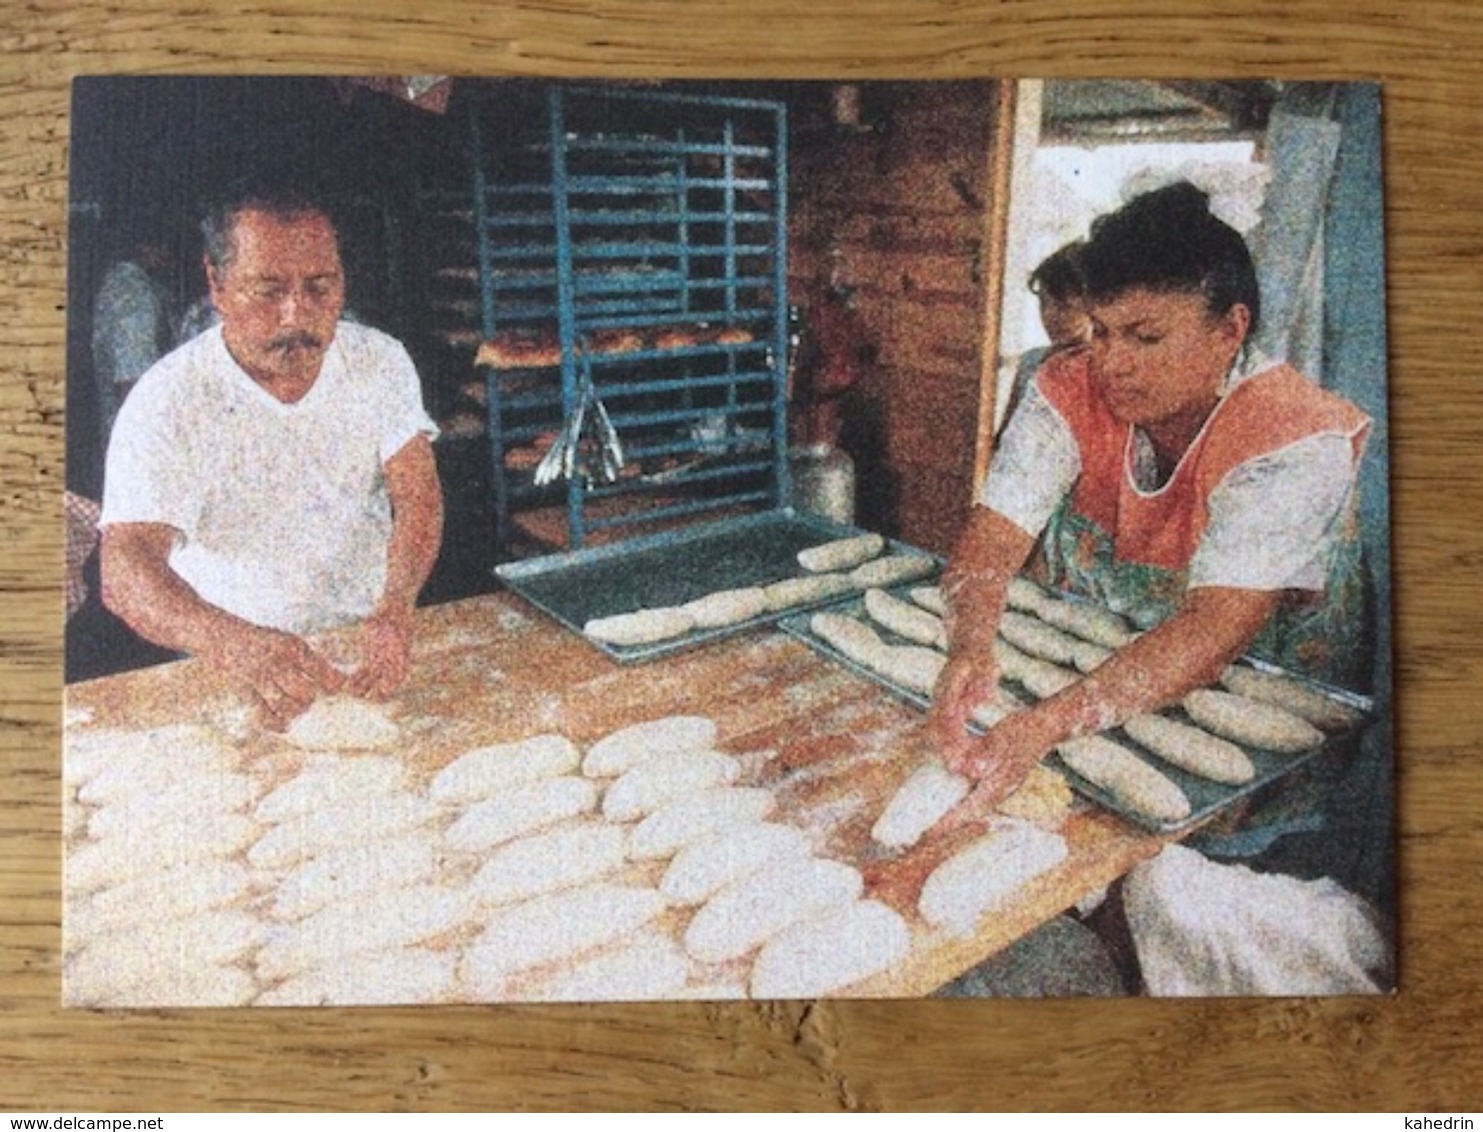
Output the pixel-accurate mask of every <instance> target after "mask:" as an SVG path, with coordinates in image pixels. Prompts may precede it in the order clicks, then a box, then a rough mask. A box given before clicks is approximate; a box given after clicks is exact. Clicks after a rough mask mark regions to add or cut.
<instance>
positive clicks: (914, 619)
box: [865, 589, 947, 650]
mask: <svg viewBox="0 0 1483 1132" xmlns="http://www.w3.org/2000/svg"><path fill="white" fill-rule="evenodd" d="M865 612H867V613H868V614H870V616H871V619H872V620H874V621H875V623H876V624H877V625H881V626H884V627H885V628H887V629H889V630H891V632H893V633H895V634H896V635H897V636H900V637H905V638H906V639H907V640H909V641H912V642H914V643H916V644H919V645H926V646H928V647H929V648H934V649H943V650H946V648H947V630H946V629H945V628H944V627H943V624H942V619H941V618H939V617H935V616H933V615H932V614H931V613H928V612H927V611H926V610H925V609H921V608H919V607H918V606H915V605H913V604H911V603H910V602H905V601H902V600H901V599H900V598H899V597H894V596H893V595H891V594H889V593H887V592H886V591H885V590H876V589H872V590H866V591H865Z"/></svg>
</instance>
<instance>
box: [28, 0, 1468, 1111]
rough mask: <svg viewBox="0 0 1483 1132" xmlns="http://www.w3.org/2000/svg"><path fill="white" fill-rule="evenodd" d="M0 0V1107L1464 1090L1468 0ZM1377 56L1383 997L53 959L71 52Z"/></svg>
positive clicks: (1364, 63)
mask: <svg viewBox="0 0 1483 1132" xmlns="http://www.w3.org/2000/svg"><path fill="white" fill-rule="evenodd" d="M412 11H413V9H412V7H411V6H409V5H404V4H401V3H393V2H390V0H386V2H380V0H369V2H368V0H360V2H358V3H356V4H353V5H347V4H339V3H335V2H334V0H315V2H314V3H309V2H307V0H279V2H277V3H273V4H263V3H258V2H255V0H248V2H247V3H245V4H243V5H241V6H238V7H237V8H235V9H233V10H232V12H231V14H228V13H227V11H226V10H225V9H217V8H215V7H212V6H202V5H187V4H181V3H178V2H171V0H136V2H132V3H123V4H119V5H109V6H106V7H104V6H96V7H94V6H87V5H79V4H66V3H50V2H42V3H32V4H24V5H22V4H19V3H5V4H3V5H0V47H3V50H0V249H3V251H0V278H3V279H4V281H5V283H6V286H5V287H4V289H3V292H0V302H3V317H0V357H3V358H4V359H5V365H6V370H7V375H6V380H4V381H3V382H0V435H3V444H0V485H3V501H4V507H3V510H0V522H3V526H4V535H5V543H6V547H7V551H8V553H7V554H6V556H5V558H4V560H3V564H0V673H3V675H0V687H3V689H4V694H3V708H0V754H3V757H4V763H5V766H6V768H7V772H8V775H7V783H6V789H5V791H4V792H3V796H0V845H3V851H4V868H3V869H0V1107H3V1108H24V1109H41V1110H45V1111H47V1112H66V1111H69V1110H91V1109H109V1110H138V1111H149V1110H183V1109H184V1110H190V1109H202V1108H253V1109H272V1108H303V1107H323V1108H335V1109H339V1108H396V1109H408V1108H431V1109H485V1108H502V1107H530V1108H555V1107H581V1108H599V1107H602V1108H614V1107H616V1108H659V1109H678V1108H730V1107H748V1108H821V1109H830V1108H835V1109H840V1108H849V1109H874V1108H885V1109H903V1108H909V1107H933V1108H937V1107H982V1108H994V1109H1015V1108H1096V1109H1107V1108H1134V1109H1149V1108H1156V1109H1163V1108H1243V1109H1251V1108H1300V1109H1312V1108H1321V1109H1367V1110H1374V1109H1390V1110H1405V1111H1408V1112H1411V1113H1422V1112H1433V1113H1438V1112H1445V1111H1447V1110H1449V1109H1466V1108H1468V1107H1470V1106H1471V1107H1473V1108H1476V1106H1477V1098H1478V1097H1479V1096H1480V1095H1483V1026H1479V1025H1478V1024H1477V1009H1478V1006H1479V1005H1480V1003H1483V965H1480V964H1479V963H1477V961H1476V957H1475V956H1476V951H1477V940H1478V939H1479V938H1480V934H1483V916H1480V911H1483V876H1480V874H1483V869H1480V866H1479V864H1478V862H1479V860H1480V859H1483V817H1480V816H1479V815H1480V812H1483V809H1480V806H1479V804H1478V803H1479V794H1480V784H1483V773H1480V771H1479V769H1478V763H1479V759H1480V757H1483V756H1480V751H1479V745H1480V739H1483V696H1480V695H1479V694H1478V690H1479V686H1480V680H1483V650H1480V647H1479V642H1480V640H1483V600H1480V599H1479V581H1478V578H1479V566H1480V563H1483V526H1480V524H1479V523H1478V521H1477V518H1476V517H1477V516H1478V515H1480V514H1483V477H1480V475H1479V471H1478V463H1479V461H1478V455H1477V453H1478V451H1479V448H1480V445H1483V382H1480V381H1479V380H1478V378H1477V377H1476V376H1475V375H1474V374H1473V373H1472V368H1473V367H1472V365H1471V364H1470V360H1471V359H1470V354H1469V353H1468V349H1469V347H1468V346H1467V344H1466V343H1464V342H1462V341H1460V339H1461V338H1462V336H1463V335H1464V334H1466V333H1467V332H1468V331H1470V330H1471V328H1472V327H1473V325H1474V324H1475V322H1476V318H1477V313H1476V312H1477V308H1478V305H1479V302H1480V299H1483V287H1480V282H1483V266H1480V264H1483V207H1480V206H1483V201H1480V199H1479V197H1480V189H1483V146H1480V145H1479V141H1478V139H1479V138H1480V137H1483V84H1480V80H1483V6H1480V5H1477V4H1475V3H1472V2H1471V0H1413V2H1411V3H1408V4H1404V5H1402V4H1397V3H1395V0H1344V2H1342V3H1341V2H1340V0H1188V2H1184V0H1117V2H1114V0H1061V2H1056V3H1044V4H1036V5H1031V4H1020V3H995V2H991V0H982V2H979V3H971V2H970V3H957V2H948V0H923V2H919V3H903V2H901V0H890V2H885V0H850V2H849V3H843V2H836V0H821V2H819V3H814V4H810V5H799V4H796V3H792V2H791V0H790V2H787V3H782V2H777V0H759V2H756V3H749V4H745V5H742V4H735V5H733V4H726V3H720V2H718V0H701V2H694V0H648V2H645V0H606V2H600V3H582V2H579V0H555V2H549V0H548V2H542V3H539V4H528V3H522V2H520V0H511V2H510V3H505V4H501V5H498V6H480V7H477V8H476V7H474V6H470V5H466V4H463V3H459V2H456V0H431V2H428V3H423V4H420V5H418V6H416V9H415V15H414V14H410V13H411V12H412ZM337 71H338V72H361V73H381V72H395V73H462V74H494V73H517V74H544V75H555V74H577V73H581V74H600V75H606V76H614V77H616V76H623V75H628V76H637V75H659V74H668V75H676V76H687V77H704V76H707V75H712V76H715V75H723V76H748V77H774V78H781V77H819V78H822V77H831V76H840V75H846V76H849V77H854V78H866V77H882V78H884V77H914V78H963V77H970V76H983V75H996V74H1012V75H1082V76H1127V77H1149V76H1171V77H1190V76H1194V75H1207V76H1214V77H1238V76H1247V77H1266V76H1271V75H1276V76H1285V77H1291V78H1311V79H1321V78H1361V77H1363V78H1378V79H1380V80H1381V81H1382V82H1384V83H1385V94H1384V97H1385V116H1386V121H1385V129H1386V143H1385V149H1386V154H1385V158H1386V192H1387V201H1386V204H1387V228H1388V233H1387V236H1388V259H1389V287H1390V291H1389V294H1390V313H1391V325H1390V355H1391V359H1392V368H1391V381H1392V389H1393V393H1392V401H1391V405H1392V419H1391V433H1392V436H1391V439H1392V445H1393V467H1394V476H1393V491H1394V497H1393V506H1394V514H1395V522H1394V531H1395V536H1396V537H1395V561H1394V566H1395V577H1396V611H1397V626H1396V630H1397V631H1396V640H1397V659H1398V666H1397V668H1398V675H1399V688H1398V693H1397V697H1398V728H1399V738H1398V751H1399V758H1400V783H1399V814H1400V817H1399V836H1398V851H1399V855H1400V878H1401V884H1402V899H1401V902H1400V903H1401V915H1402V924H1401V934H1400V949H1401V954H1400V960H1401V969H1400V984H1401V990H1400V993H1399V994H1397V995H1396V996H1394V997H1393V998H1389V999H1384V1000H1376V999H1327V1000H1321V1001H1318V1000H1304V999H1284V1000H1277V1001H1204V1002H1161V1001H1151V1000H1133V1001H1118V1002H1105V1003H1103V1002H1044V1003H1042V1002H1025V1001H1018V1002H1014V1001H996V1002H957V1001H951V1002H950V1001H910V1002H874V1001H872V1002H852V1003H826V1004H822V1005H808V1004H802V1003H799V1004H784V1005H759V1004H740V1003H739V1004H723V1005H715V1004H680V1005H673V1006H634V1007H600V1006H585V1007H577V1006H573V1007H500V1008H488V1007H467V1008H450V1009H435V1010H417V1009H405V1010H366V1011H330V1010H326V1011H318V1012H310V1013H307V1014H301V1013H295V1014H294V1015H292V1019H291V1021H290V1019H289V1018H288V1017H287V1016H274V1015H263V1014H257V1013H252V1012H218V1011H206V1012H194V1013H193V1012H165V1013H159V1014H143V1015H139V1014H94V1013H85V1012H63V1011H61V1010H60V1009H59V1007H58V988H59V926H58V919H59V875H58V857H59V854H58V846H59V841H60V818H59V811H58V797H59V791H58V755H57V752H58V748H59V715H60V712H59V703H60V697H61V676H60V672H61V662H60V648H61V646H60V627H61V610H60V604H61V603H60V599H59V597H58V591H59V590H60V588H61V580H60V561H61V552H60V541H61V540H60V529H61V524H60V506H59V497H60V490H61V481H62V471H61V465H62V438H61V429H62V403H63V395H62V373H63V345H62V343H63V313H62V312H63V294H64V292H63V287H64V265H65V243H64V240H65V230H66V209H65V192H66V183H65V172H66V140H67V118H66V112H67V96H68V92H67V83H68V81H69V79H70V78H71V77H72V76H73V75H77V74H89V73H108V72H114V73H123V72H129V73H142V72H169V73H223V72H231V73H244V74H245V73H261V72H273V73H326V72H337Z"/></svg>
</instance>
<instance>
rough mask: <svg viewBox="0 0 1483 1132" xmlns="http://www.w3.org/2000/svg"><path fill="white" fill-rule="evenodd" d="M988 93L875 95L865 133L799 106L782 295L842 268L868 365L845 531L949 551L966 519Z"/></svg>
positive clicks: (857, 404)
mask: <svg viewBox="0 0 1483 1132" xmlns="http://www.w3.org/2000/svg"><path fill="white" fill-rule="evenodd" d="M991 105H992V87H991V86H990V84H988V83H981V82H955V83H942V84H919V85H910V86H909V85H906V84H884V85H882V86H879V87H869V88H866V89H865V90H864V91H863V92H862V128H860V129H859V130H851V129H850V128H848V127H840V126H837V125H835V124H833V123H832V122H831V121H830V120H829V117H828V114H827V110H828V103H827V101H826V100H823V99H820V100H819V102H818V104H817V105H814V104H812V103H809V104H804V106H803V107H801V108H800V113H799V114H797V115H796V116H797V118H798V119H799V121H797V122H796V123H795V129H794V135H793V136H794V150H793V156H792V161H791V165H792V169H791V175H790V178H789V180H790V185H791V198H790V216H791V229H792V231H791V239H792V248H791V263H790V270H791V273H792V275H793V280H792V292H793V294H795V295H801V296H807V295H809V294H810V292H813V291H816V290H817V288H818V283H819V280H820V279H821V277H822V276H825V275H827V272H828V270H829V268H830V260H831V254H833V255H835V256H842V258H843V262H844V263H845V264H846V265H847V268H848V271H849V273H850V275H851V276H852V277H853V280H854V283H855V288H856V290H855V294H854V303H855V307H856V310H857V311H858V312H859V314H860V316H861V320H862V322H863V325H864V328H865V333H866V336H867V339H868V340H869V342H870V344H871V348H872V352H873V354H874V364H873V365H870V366H869V367H868V369H867V374H866V376H865V379H864V380H863V382H862V383H861V385H860V386H859V387H858V388H857V389H856V390H855V391H854V392H853V393H852V394H851V395H850V396H849V398H848V400H847V403H846V408H845V422H844V437H843V442H844V446H845V449H846V451H848V452H849V453H850V455H851V456H852V457H853V458H854V460H855V469H856V482H857V508H858V519H859V521H860V523H861V524H862V525H864V526H866V527H869V528H872V529H875V530H880V531H883V532H885V533H887V534H890V535H894V536H897V537H900V538H903V539H906V540H907V541H909V542H912V543H916V544H917V545H920V546H924V547H927V548H929V549H933V550H938V551H946V550H947V549H949V548H950V547H951V545H952V542H953V540H954V538H955V536H956V534H957V531H958V530H959V528H960V527H961V525H962V523H963V520H964V518H965V517H966V513H967V504H968V499H969V495H970V480H971V478H972V472H973V451H974V441H975V436H976V426H975V421H976V415H977V412H978V383H979V374H980V366H981V361H982V358H981V351H982V349H983V338H984V333H983V279H982V277H981V271H980V263H981V261H982V259H983V256H984V248H983V237H984V231H985V210H986V207H987V202H986V200H985V196H986V191H987V184H988V160H989V158H988V154H989V150H988V143H989V133H990V124H991V123H990V115H991Z"/></svg>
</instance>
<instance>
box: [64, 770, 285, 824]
mask: <svg viewBox="0 0 1483 1132" xmlns="http://www.w3.org/2000/svg"><path fill="white" fill-rule="evenodd" d="M259 789H260V788H259V787H258V785H257V783H256V782H254V781H253V780H252V779H251V778H249V777H247V775H245V774H237V773H234V772H231V771H225V772H218V773H214V774H198V775H192V776H190V777H188V778H182V779H180V780H179V781H177V782H173V783H171V784H170V785H168V786H165V787H162V788H161V789H159V790H157V791H154V792H151V793H147V794H128V795H125V796H123V797H122V798H119V799H118V800H117V801H115V802H114V803H112V804H111V805H107V806H104V807H103V808H102V809H100V810H97V811H96V812H94V813H93V815H92V816H91V818H90V819H89V822H88V835H89V836H90V837H92V838H93V839H94V840H97V839H99V838H104V837H126V838H127V837H133V836H136V831H138V830H139V829H141V828H145V827H155V826H160V825H163V824H167V823H184V822H199V821H202V820H208V821H209V820H210V819H211V818H212V817H213V816H214V815H219V814H227V813H240V812H241V811H242V810H245V809H246V808H247V807H248V806H249V805H251V804H252V802H253V800H254V799H255V798H256V797H257V795H258V791H259Z"/></svg>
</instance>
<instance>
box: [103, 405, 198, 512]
mask: <svg viewBox="0 0 1483 1132" xmlns="http://www.w3.org/2000/svg"><path fill="white" fill-rule="evenodd" d="M165 388H166V382H164V381H146V382H141V383H140V384H139V386H138V387H137V388H136V389H135V390H134V392H133V393H132V394H131V395H130V396H129V399H128V400H127V401H125V402H124V404H123V407H122V408H121V409H120V410H119V416H118V423H117V424H116V425H115V426H114V429H113V433H112V435H111V437H110V439H109V444H108V457H107V461H106V465H105V472H104V477H103V514H102V516H101V518H100V519H99V525H101V526H107V525H109V524H110V523H163V524H164V525H166V526H170V527H174V528H175V529H176V530H177V531H180V532H181V533H182V534H184V535H186V536H191V535H193V534H194V533H195V528H196V521H197V518H198V516H199V514H200V507H201V503H202V495H201V483H200V478H201V477H200V476H199V475H198V474H196V472H195V471H194V470H193V468H192V464H191V460H190V454H189V450H188V438H189V435H190V434H189V433H188V432H187V431H184V430H182V429H180V428H179V427H177V426H176V425H175V423H174V422H173V421H172V417H171V409H170V402H169V401H168V400H167V399H166V398H165V397H164V396H162V395H163V394H164V392H165Z"/></svg>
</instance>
